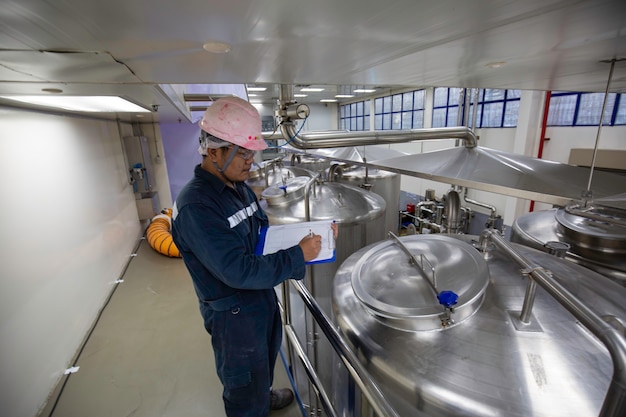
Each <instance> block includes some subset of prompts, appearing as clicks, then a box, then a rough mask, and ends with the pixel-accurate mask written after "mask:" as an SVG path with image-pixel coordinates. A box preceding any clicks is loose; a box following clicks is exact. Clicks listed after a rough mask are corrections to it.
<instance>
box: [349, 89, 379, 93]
mask: <svg viewBox="0 0 626 417" xmlns="http://www.w3.org/2000/svg"><path fill="white" fill-rule="evenodd" d="M375 91H376V90H371V89H367V88H357V89H356V90H354V92H355V93H373V92H375Z"/></svg>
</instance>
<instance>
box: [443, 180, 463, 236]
mask: <svg viewBox="0 0 626 417" xmlns="http://www.w3.org/2000/svg"><path fill="white" fill-rule="evenodd" d="M444 211H445V213H446V216H447V218H448V233H457V232H458V230H459V219H460V218H461V200H460V198H459V193H458V192H457V191H456V190H450V191H448V193H447V194H446V201H445V203H444Z"/></svg>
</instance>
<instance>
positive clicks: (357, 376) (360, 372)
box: [289, 280, 399, 417]
mask: <svg viewBox="0 0 626 417" xmlns="http://www.w3.org/2000/svg"><path fill="white" fill-rule="evenodd" d="M289 282H290V283H291V284H292V285H293V286H294V287H295V288H296V290H297V291H298V293H299V294H300V297H301V298H302V300H303V301H304V304H305V305H306V306H307V308H308V309H309V311H310V312H311V314H312V315H313V318H314V319H315V321H316V322H317V323H318V324H319V327H320V329H321V330H322V331H323V332H324V334H325V335H326V337H327V338H328V341H329V342H330V344H331V346H332V347H333V349H334V350H335V352H337V354H338V355H339V357H340V359H341V361H342V362H343V363H344V365H345V366H346V368H347V369H348V372H350V375H352V377H353V378H354V380H355V382H356V383H357V385H358V386H359V388H361V390H362V391H363V394H364V395H365V397H366V398H367V400H368V401H369V402H370V404H371V405H372V408H373V409H374V411H375V412H376V414H377V415H379V416H381V417H383V416H384V417H399V415H398V413H396V411H395V410H394V409H393V408H392V407H391V405H390V404H389V403H388V402H387V400H386V399H385V397H384V396H383V394H382V392H381V390H380V388H378V386H377V385H376V384H375V383H374V381H373V380H372V377H371V376H370V375H369V374H368V372H367V371H366V370H365V368H364V367H363V365H362V364H361V362H360V361H359V359H358V358H357V356H356V355H355V354H354V352H352V350H351V349H350V347H349V346H348V344H347V343H346V342H345V340H344V339H343V338H342V337H341V335H340V334H339V332H338V330H337V329H336V328H335V327H334V326H333V325H332V324H331V321H330V319H329V318H328V316H326V313H324V312H323V311H322V309H321V308H320V306H319V305H318V304H317V302H316V301H315V299H314V298H313V297H312V296H311V293H309V291H308V290H307V289H306V287H305V286H304V284H302V283H301V282H300V281H295V280H289Z"/></svg>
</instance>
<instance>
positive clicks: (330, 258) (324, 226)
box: [255, 220, 337, 265]
mask: <svg viewBox="0 0 626 417" xmlns="http://www.w3.org/2000/svg"><path fill="white" fill-rule="evenodd" d="M332 223H333V221H332V220H328V221H326V220H320V221H314V222H301V223H291V224H280V225H274V226H266V227H263V228H261V230H260V232H259V241H258V243H257V246H256V248H255V255H267V254H270V253H275V252H277V251H279V250H281V249H288V248H290V247H292V246H295V245H297V244H298V243H299V242H300V240H302V238H303V237H305V236H306V235H307V234H308V233H309V232H313V233H314V234H316V235H321V236H322V250H321V252H320V255H319V256H318V257H317V258H315V259H313V260H311V261H309V262H306V264H307V265H313V264H319V263H327V262H334V261H335V260H336V259H337V250H336V248H335V238H334V236H333V230H332V229H331V227H330V225H331V224H332Z"/></svg>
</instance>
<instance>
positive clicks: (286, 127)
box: [276, 85, 477, 149]
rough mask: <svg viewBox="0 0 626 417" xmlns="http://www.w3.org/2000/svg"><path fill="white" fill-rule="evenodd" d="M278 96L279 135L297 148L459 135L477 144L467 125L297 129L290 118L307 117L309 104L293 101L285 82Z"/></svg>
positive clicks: (471, 145)
mask: <svg viewBox="0 0 626 417" xmlns="http://www.w3.org/2000/svg"><path fill="white" fill-rule="evenodd" d="M279 96H280V97H279V101H278V106H279V109H278V110H277V111H276V116H278V117H279V118H280V130H281V133H282V137H283V139H285V140H287V143H289V144H290V145H292V146H294V147H296V148H299V149H320V148H341V147H347V146H366V145H380V144H394V143H406V142H412V141H416V140H437V139H462V140H463V141H464V142H465V146H466V147H467V148H474V147H476V145H477V139H476V135H475V134H474V132H473V131H472V130H471V129H470V128H468V127H465V126H461V127H441V128H432V129H409V130H374V131H356V132H350V131H348V132H345V131H341V132H309V133H298V132H297V131H296V127H295V125H294V123H293V120H294V119H304V118H306V117H308V115H309V110H308V106H306V105H305V104H297V103H296V102H295V101H293V98H292V91H291V89H290V88H289V87H288V86H284V85H282V86H281V88H280V94H279Z"/></svg>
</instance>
